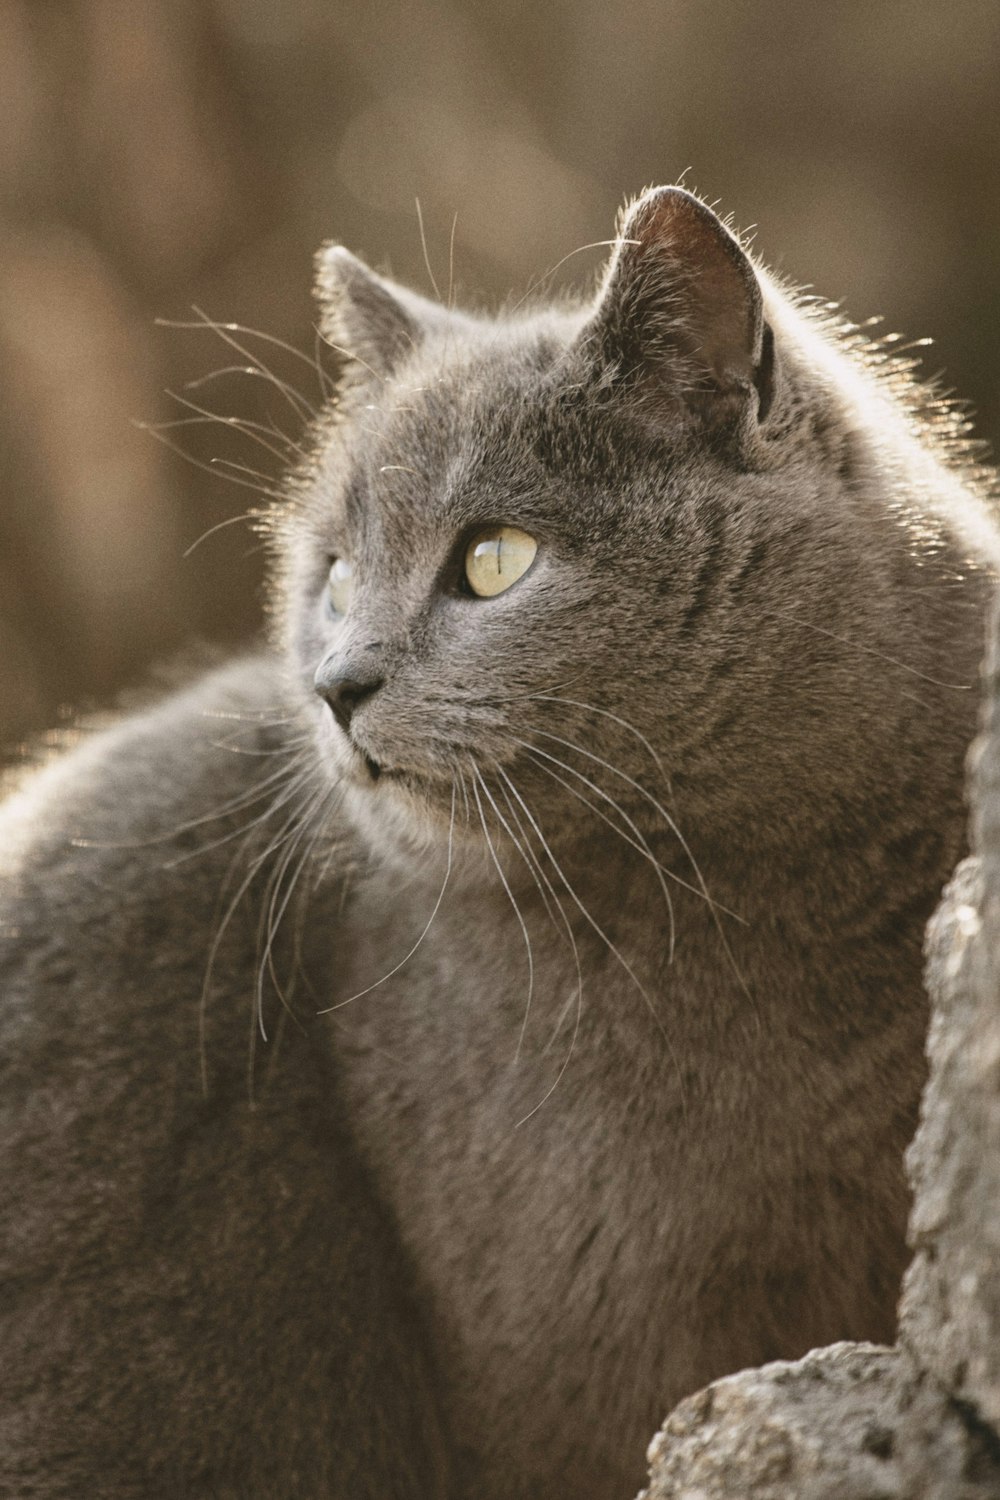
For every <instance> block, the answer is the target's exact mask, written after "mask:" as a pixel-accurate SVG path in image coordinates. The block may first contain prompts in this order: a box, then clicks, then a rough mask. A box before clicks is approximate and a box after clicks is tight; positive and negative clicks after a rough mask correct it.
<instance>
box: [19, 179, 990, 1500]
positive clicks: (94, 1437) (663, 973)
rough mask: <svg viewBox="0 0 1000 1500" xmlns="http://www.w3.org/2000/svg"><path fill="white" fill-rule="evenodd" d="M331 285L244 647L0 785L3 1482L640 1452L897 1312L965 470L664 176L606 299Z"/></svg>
mask: <svg viewBox="0 0 1000 1500" xmlns="http://www.w3.org/2000/svg"><path fill="white" fill-rule="evenodd" d="M320 291H321V297H322V298H323V302H324V308H325V312H324V318H325V324H324V326H325V330H326V332H327V334H328V336H329V337H330V338H331V340H332V341H333V342H335V343H337V344H339V345H342V346H343V347H345V348H348V349H353V350H354V352H355V353H356V355H357V356H358V358H357V359H356V360H355V361H354V362H353V364H350V365H349V366H348V368H347V371H346V376H345V380H344V385H343V390H342V393H341V398H340V400H339V402H338V403H337V404H336V405H334V406H332V407H331V409H330V410H329V412H328V413H326V414H325V416H324V418H323V420H322V421H321V422H320V423H319V424H318V426H317V429H316V432H315V447H314V453H315V456H314V459H313V461H312V463H311V464H310V465H309V466H308V468H307V469H305V470H303V471H302V472H300V473H298V474H297V475H295V476H293V477H292V479H291V480H290V481H289V494H288V498H287V502H286V503H285V504H284V505H283V506H282V507H281V508H280V509H278V510H276V511H275V512H274V514H273V515H272V516H270V517H269V518H268V521H267V523H266V526H267V531H268V534H269V537H270V539H271V541H272V543H273V548H274V555H275V573H274V578H275V587H274V592H273V600H272V606H273V607H272V617H273V623H274V631H273V642H274V643H273V646H272V648H271V649H270V651H269V652H268V653H266V654H265V655H264V656H262V657H259V658H255V659H252V660H248V661H245V662H242V663H237V664H235V665H233V666H232V667H229V668H227V669H224V670H223V671H221V672H217V673H215V674H214V675H210V676H208V677H206V678H204V679H203V680H201V681H200V682H198V683H196V684H194V685H193V686H192V687H190V688H189V689H187V690H186V691H184V692H182V693H180V694H178V695H175V696H174V697H172V698H170V699H168V700H167V701H166V702H165V703H163V704H162V705H160V706H159V707H156V708H154V709H152V710H150V711H149V712H147V713H145V714H142V715H139V716H136V717H134V718H132V719H130V720H126V721H125V722H123V723H122V724H120V725H119V726H118V727H116V728H113V729H111V730H110V731H107V732H105V733H102V734H100V735H98V736H97V737H95V738H93V739H92V740H90V741H89V742H88V743H87V744H85V745H83V746H81V747H80V748H78V749H76V750H74V751H73V752H72V753H71V754H69V755H67V756H66V757H65V758H63V759H61V760H58V761H56V762H55V763H54V764H53V765H52V766H50V767H49V768H47V769H45V770H43V771H42V772H41V773H39V774H38V775H37V776H36V777H34V778H33V779H30V780H29V781H28V782H27V783H26V785H25V786H24V788H23V789H22V790H21V791H20V792H19V793H18V794H16V795H15V797H14V798H13V799H12V800H11V802H10V803H9V804H8V807H7V810H6V812H5V814H4V816H3V821H2V823H0V865H2V870H3V898H2V901H3V904H2V907H0V920H2V923H3V932H4V946H5V959H4V975H5V979H4V990H5V1003H4V1019H3V1025H4V1028H5V1041H4V1059H5V1067H6V1068H7V1070H8V1076H7V1077H6V1079H5V1081H4V1084H3V1092H2V1099H3V1104H4V1109H5V1111H9V1112H10V1116H11V1119H10V1122H9V1123H8V1124H7V1125H6V1127H5V1133H4V1140H5V1142H6V1143H8V1144H9V1145H10V1148H11V1154H10V1167H9V1170H8V1173H7V1176H6V1182H5V1192H7V1193H9V1198H8V1199H7V1201H6V1204H5V1208H4V1214H5V1220H4V1222H5V1223H6V1224H7V1225H8V1226H9V1231H8V1233H7V1234H6V1235H5V1248H4V1252H3V1253H4V1260H5V1264H4V1277H5V1281H9V1287H7V1288H5V1290H4V1293H3V1298H2V1308H3V1317H4V1324H5V1326H4V1335H3V1347H4V1358H3V1375H2V1377H0V1378H2V1380H3V1382H4V1385H5V1387H6V1390H5V1396H4V1408H3V1410H4V1417H3V1421H4V1423H5V1427H4V1430H3V1433H2V1437H0V1490H2V1491H3V1493H11V1494H33V1495H44V1496H55V1495H70V1494H73V1495H77V1494H97V1495H114V1496H118V1495H133V1494H134V1495H152V1494H164V1495H168V1494H169V1495H177V1494H185V1495H205V1496H209V1495H211V1496H223V1495H226V1496H228V1495H231V1496H249V1495H254V1496H262V1497H263V1496H274V1497H278V1496H287V1495H292V1494H294V1495H297V1496H298V1495H301V1496H330V1495H336V1496H341V1495H343V1496H352V1497H354V1496H365V1495H370V1496H376V1495H378V1496H381V1497H387V1496H392V1497H396V1496H398V1497H400V1500H403V1497H410V1496H413V1497H418V1496H419V1497H434V1496H440V1497H445V1496H447V1497H452V1500H460V1497H465V1496H472V1495H475V1496H476V1497H477V1500H515V1497H525V1500H526V1497H529V1496H531V1497H538V1496H545V1497H546V1500H558V1497H559V1496H563V1495H565V1496H567V1497H568V1496H573V1497H575V1500H580V1497H583V1500H589V1497H593V1500H597V1497H602V1500H604V1497H609V1496H614V1495H621V1496H623V1497H626V1496H628V1495H629V1494H630V1493H631V1492H632V1491H633V1490H634V1489H635V1488H637V1487H638V1484H639V1483H640V1481H641V1477H642V1472H643V1461H642V1460H643V1448H644V1445H645V1442H646V1441H647V1440H648V1438H649V1436H650V1435H651V1434H652V1432H653V1431H654V1429H655V1427H656V1426H657V1425H658V1423H659V1422H660V1421H661V1420H662V1417H663V1415H664V1413H665V1411H666V1410H667V1409H668V1408H669V1407H670V1406H671V1405H672V1404H673V1403H674V1402H675V1401H677V1400H678V1399H679V1398H680V1397H681V1396H682V1395H684V1394H685V1393H687V1392H689V1391H691V1390H692V1389H694V1388H696V1387H697V1386H700V1385H702V1384H704V1383H705V1382H706V1381H708V1380H710V1379H712V1378H714V1377H717V1376H720V1375H722V1374H724V1373H726V1372H728V1371H731V1370H734V1369H736V1368H739V1367H740V1366H743V1365H747V1364H761V1363H763V1362H765V1361H766V1360H771V1359H774V1358H778V1357H795V1356H798V1355H801V1354H802V1353H804V1352H805V1351H806V1350H807V1349H809V1348H810V1347H812V1346H814V1345H817V1344H823V1343H828V1342H831V1341H833V1340H836V1339H843V1338H852V1339H862V1338H873V1339H883V1338H886V1337H888V1336H889V1335H890V1332H891V1329H892V1326H893V1309H894V1302H895V1297H896V1293H897V1287H898V1278H899V1273H900V1270H901V1267H902V1263H903V1256H904V1252H903V1231H904V1225H905V1217H906V1207H907V1205H906V1195H905V1190H904V1185H903V1179H902V1168H901V1156H902V1150H903V1147H904V1145H905V1143H906V1141H907V1140H908V1138H909V1136H910V1134H911V1132H912V1126H913V1122H914V1111H915V1107H916V1101H917V1098H918V1094H919V1089H920V1084H921V1081H922V1073H923V1064H922V1038H923V1028H924V1020H925V1009H924V1001H923V998H922V994H921V986H920V950H921V934H922V929H923V924H924V921H925V920H926V917H927V916H928V914H929V913H930V911H931V909H932V908H933V906H934V904H935V900H936V898H937V895H938V892H939V890H940V887H941V885H942V883H943V881H944V878H945V877H946V875H947V873H948V872H949V871H950V869H951V867H952V865H953V864H954V862H955V860H956V858H957V857H958V855H959V854H960V852H961V849H962V845H963V836H964V834H963V810H962V801H961V765H962V757H963V754H964V750H965V746H966V744H967V741H968V739H969V737H970V734H971V732H972V728H973V723H974V715H975V702H976V694H975V688H974V684H975V674H976V667H977V663H978V659H979V656H980V650H981V642H982V614H983V604H984V600H985V597H986V594H987V591H988V588H989V585H990V581H991V579H992V577H993V574H994V571H995V568H996V565H997V562H998V560H1000V543H998V540H997V536H996V532H995V529H994V523H993V520H992V515H991V511H990V506H989V500H988V495H987V490H986V480H985V479H984V477H983V476H982V475H981V474H980V473H979V472H978V470H977V469H976V467H975V465H974V463H973V461H972V459H971V457H970V452H969V449H968V446H967V444H966V441H965V437H964V433H963V431H962V428H961V425H960V424H959V423H958V422H957V420H956V419H955V418H954V417H953V416H952V415H951V414H950V413H949V412H948V410H947V409H945V408H944V407H941V406H938V405H935V404H934V402H933V399H932V397H930V396H928V395H927V394H926V393H922V392H920V391H919V390H918V389H917V388H916V387H914V386H912V385H911V384H910V382H909V379H908V376H907V374H906V371H905V370H904V369H903V368H902V367H900V366H899V365H896V364H893V363H892V362H891V361H890V360H889V359H888V357H887V356H886V355H885V354H884V352H883V351H881V350H880V349H879V348H877V347H872V346H869V345H866V344H865V343H864V342H863V341H862V340H861V339H860V337H859V336H858V335H857V334H856V333H854V332H852V331H851V330H849V329H843V328H838V326H837V325H836V324H835V323H834V322H833V321H832V319H831V317H830V316H829V314H827V313H825V312H823V311H821V310H817V309H816V308H814V307H813V306H811V305H807V304H801V303H797V302H796V300H795V299H794V298H793V297H791V296H789V295H788V294H787V293H785V292H784V291H782V290H781V289H780V288H778V287H777V286H776V285H775V284H774V282H773V281H772V280H771V279H770V278H768V277H767V275H766V273H764V272H763V271H762V270H761V269H760V268H751V265H750V262H749V261H748V260H747V259H746V257H745V256H744V253H743V251H742V250H741V249H740V247H739V245H738V243H737V241H736V240H735V239H734V238H732V236H730V235H729V234H728V233H727V231H725V230H724V229H723V227H722V226H721V225H720V224H719V223H718V221H717V220H715V219H714V216H712V215H710V214H709V212H708V210H707V209H705V208H704V206H703V205H701V204H699V203H698V202H697V201H696V200H694V199H691V198H690V197H689V196H688V195H687V194H684V193H683V192H681V191H680V190H678V189H661V190H657V191H656V192H653V193H650V194H647V195H645V196H644V198H643V199H641V200H640V201H639V203H638V204H637V205H636V206H635V207H634V208H633V210H632V211H631V213H630V215H629V216H628V217H627V218H626V220H625V221H624V223H623V225H622V233H621V238H620V241H619V244H618V246H617V248H616V251H615V253H614V255H613V257H612V261H611V264H610V266H609V270H608V273H607V275H606V277H605V279H604V282H603V283H602V286H601V288H600V289H599V291H598V292H597V294H596V296H595V297H594V298H593V299H591V300H587V301H584V300H581V301H580V302H578V303H568V304H565V305H562V306H557V307H539V308H533V309H530V310H528V311H525V310H523V309H522V310H517V311H514V312H512V313H510V314H508V315H506V316H504V317H501V318H500V319H497V320H489V319H485V318H478V317H473V316H470V315H467V314H461V315H459V314H452V313H450V312H449V311H448V309H443V308H441V307H437V306H434V307H431V306H429V305H428V304H425V303H424V302H423V300H422V299H421V298H419V297H417V296H416V295H415V294H414V293H412V292H403V291H402V290H401V289H397V288H394V286H393V284H392V283H391V282H389V281H387V280H386V279H385V278H375V277H374V275H373V273H370V272H368V271H367V270H366V269H365V268H364V267H363V266H362V265H361V263H360V262H358V261H356V260H354V258H353V257H350V256H348V255H347V254H346V252H342V251H339V250H337V249H333V250H327V251H326V252H324V253H323V254H322V255H321V258H320ZM491 522H502V523H507V524H512V525H516V526H520V527H521V528H522V529H524V530H526V531H528V532H530V533H531V534H533V535H534V536H536V537H537V538H538V540H539V552H538V557H537V559H536V562H535V565H534V566H533V568H532V569H531V570H530V572H529V573H527V574H526V575H525V576H524V578H523V579H521V580H520V581H519V582H518V583H517V584H515V585H514V586H513V587H512V588H511V589H510V590H509V591H508V592H507V593H504V594H501V595H499V596H497V597H496V598H495V599H491V600H485V601H484V600H477V599H474V598H470V597H468V596H466V595H464V594H462V593H461V592H460V589H459V586H458V585H459V578H460V561H461V555H462V550H463V546H464V541H465V539H466V538H467V537H468V535H469V533H470V531H471V530H473V529H474V528H475V527H476V526H478V525H482V524H485V523H491ZM335 555H346V556H349V557H350V558H351V560H352V562H353V566H354V570H355V594H354V599H353V602H352V605H351V609H350V611H349V613H348V614H347V616H346V617H345V618H344V619H343V620H341V621H337V620H336V619H335V618H332V617H331V616H330V615H329V613H328V612H327V610H326V606H325V603H324V600H325V578H326V573H327V569H328V567H329V562H330V559H331V557H332V556H335ZM324 662H325V663H326V664H327V667H328V669H330V670H334V669H336V670H338V671H341V670H343V671H347V670H350V671H354V670H357V671H362V670H364V671H367V672H369V674H370V675H372V676H373V677H376V676H377V677H381V678H382V679H383V685H382V686H381V687H379V688H378V690H377V691H376V692H375V693H373V694H372V695H371V696H370V697H369V698H367V699H366V700H365V701H364V702H363V703H362V704H361V706H360V707H359V708H358V709H357V710H356V712H355V714H354V718H353V719H352V722H351V726H350V737H351V739H352V740H353V744H351V743H350V742H349V740H348V737H347V736H346V735H345V734H344V733H343V732H342V730H341V729H340V728H339V727H338V725H337V724H336V723H335V722H334V720H333V718H332V717H331V715H330V713H329V710H328V709H327V708H326V706H325V705H324V704H323V703H322V702H321V701H320V699H319V698H318V697H317V695H316V693H315V692H314V690H313V679H314V676H315V674H316V672H317V668H319V667H321V666H322V664H323V663H324ZM570 746H575V747H577V748H570ZM373 763H377V765H378V766H379V767H380V768H381V774H380V775H379V777H378V779H377V780H375V781H373V779H372V775H371V771H370V766H371V765H372V764H373ZM268 778H271V779H270V780H268ZM557 778H561V779H557ZM583 778H588V779H589V781H590V783H591V785H589V786H588V784H587V782H586V781H585V780H584V779H583ZM574 794H579V795H574ZM580 795H582V796H583V797H585V798H587V799H588V800H589V802H590V804H591V806H590V807H589V808H588V807H587V806H586V805H584V804H583V803H582V802H581V801H580ZM616 804H617V806H616ZM602 813H603V814H604V815H605V817H606V818H608V819H610V820H611V822H612V823H615V824H616V825H617V828H618V832H617V833H615V832H613V831H612V829H611V828H610V827H609V826H608V823H607V821H605V820H604V819H602V817H601V816H600V814H602ZM543 841H544V842H543ZM654 861H655V862H656V865H658V866H659V869H657V868H656V867H654ZM501 872H502V873H501ZM244 887H245V888H244ZM668 907H669V910H668ZM432 914H433V920H432V921H430V923H429V925H428V922H429V919H430V918H431V917H432ZM522 924H523V926H522ZM525 933H526V934H527V938H528V940H529V941H530V951H531V958H530V968H531V972H532V975H533V980H532V983H531V987H530V1007H529V1006H528V1004H527V1001H528V998H529V984H528V976H529V960H528V949H527V945H526V941H525ZM422 934H423V936H421V935H422ZM418 939H420V941H419V943H418ZM414 945H416V946H414ZM411 950H413V951H411ZM210 954H211V955H212V958H211V963H209V956H210ZM404 960H405V961H404ZM578 964H579V968H578V967H577V965H578ZM383 976H388V977H386V978H385V979H384V982H378V983H377V981H381V980H382V979H383ZM581 978H582V983H580V979H581ZM372 986H374V987H373V988H372ZM362 992H364V993H362ZM352 997H356V998H352ZM343 1002H348V1003H343ZM317 1013H319V1014H317ZM265 1036H266V1040H265Z"/></svg>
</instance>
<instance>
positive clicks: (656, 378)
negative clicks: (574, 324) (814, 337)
mask: <svg viewBox="0 0 1000 1500" xmlns="http://www.w3.org/2000/svg"><path fill="white" fill-rule="evenodd" d="M584 339H585V341H586V344H587V347H588V349H589V350H590V351H591V352H592V353H593V354H594V356H595V357H596V358H597V359H598V360H599V361H600V362H601V364H602V366H603V368H604V369H605V370H609V371H613V372H614V378H615V382H616V384H618V385H620V386H621V387H622V388H623V389H625V390H628V391H630V392H632V393H633V394H634V395H635V397H636V398H637V399H638V400H639V401H640V402H641V403H642V405H643V406H644V407H645V408H646V409H647V410H649V411H651V412H652V413H653V414H654V415H655V414H657V413H659V414H660V415H661V416H662V415H665V414H667V413H673V414H674V415H677V414H678V413H681V412H686V413H689V414H692V415H694V416H695V417H696V418H697V419H698V420H699V421H700V422H704V423H706V424H708V425H710V426H712V427H718V428H723V427H724V428H727V429H729V430H730V431H733V432H737V433H740V434H742V435H744V436H745V435H747V433H748V430H749V429H751V428H752V427H755V426H756V425H757V424H758V423H760V422H761V421H763V420H764V418H765V417H766V415H767V412H768V408H769V407H770V404H771V398H772V388H773V379H774V353H773V337H772V335H771V331H770V329H769V328H768V326H767V324H766V323H765V321H764V313H763V305H762V299H761V292H760V286H759V284H758V281H757V277H756V275H755V273H754V270H753V267H752V266H751V264H750V261H749V260H748V258H747V256H746V254H745V253H744V251H743V249H742V248H741V246H740V244H739V242H738V241H737V240H736V238H735V237H734V236H733V235H732V234H730V232H729V230H728V229H727V228H726V227H725V225H724V224H723V223H722V222H721V220H720V219H718V218H717V217H716V215H715V214H714V213H713V212H712V210H711V209H710V208H708V207H706V205H705V204H704V203H702V202H700V200H699V199H697V198H695V197H693V196H692V194H691V193H688V192H686V191H685V190H684V189H683V188H678V187H663V188H653V189H651V190H650V191H648V192H646V193H644V194H643V195H642V197H641V198H639V199H638V200H637V201H636V202H635V203H634V204H633V205H632V206H631V208H630V209H628V210H627V211H626V212H625V213H624V215H623V218H622V222H621V229H620V233H619V236H618V239H617V242H616V244H615V249H614V252H613V254H612V257H611V261H610V264H609V266H608V270H607V273H606V275H605V278H604V282H603V285H602V288H601V291H600V293H599V296H598V303H597V308H596V311H595V314H594V316H593V318H592V320H591V322H590V323H589V324H588V326H587V328H585V330H584Z"/></svg>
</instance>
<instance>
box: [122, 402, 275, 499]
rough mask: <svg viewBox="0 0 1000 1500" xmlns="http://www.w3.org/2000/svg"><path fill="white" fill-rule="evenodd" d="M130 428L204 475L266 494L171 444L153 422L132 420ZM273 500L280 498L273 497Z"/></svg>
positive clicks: (256, 493)
mask: <svg viewBox="0 0 1000 1500" xmlns="http://www.w3.org/2000/svg"><path fill="white" fill-rule="evenodd" d="M132 426H133V427H135V428H136V429H137V430H138V431H139V432H148V433H149V434H150V436H151V437H154V438H156V440H157V442H158V443H162V444H163V446H164V447H165V448H169V449H170V451H171V452H172V453H176V454H178V455H179V456H180V457H181V458H183V460H184V462H185V463H188V464H192V465H193V466H194V468H196V469H201V470H202V471H203V472H204V473H205V474H212V475H214V476H215V477H216V478H218V479H225V480H227V481H228V483H229V484H238V485H240V486H242V488H243V489H245V490H253V492H254V494H255V495H260V494H261V493H268V492H267V491H263V492H262V490H261V487H260V485H259V484H251V483H250V482H249V481H248V480H246V479H241V478H240V477H239V476H238V475H236V474H226V473H225V472H224V471H223V470H221V469H220V468H219V466H218V465H217V464H207V463H205V462H204V461H203V460H202V459H200V458H195V456H194V454H193V453H189V452H188V451H187V449H186V448H182V447H181V445H180V443H175V442H173V441H172V439H170V438H168V437H167V435H166V433H164V432H161V431H160V430H159V424H157V423H155V422H141V421H138V420H137V419H135V418H133V419H132ZM274 498H280V497H279V496H277V495H275V497H274Z"/></svg>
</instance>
